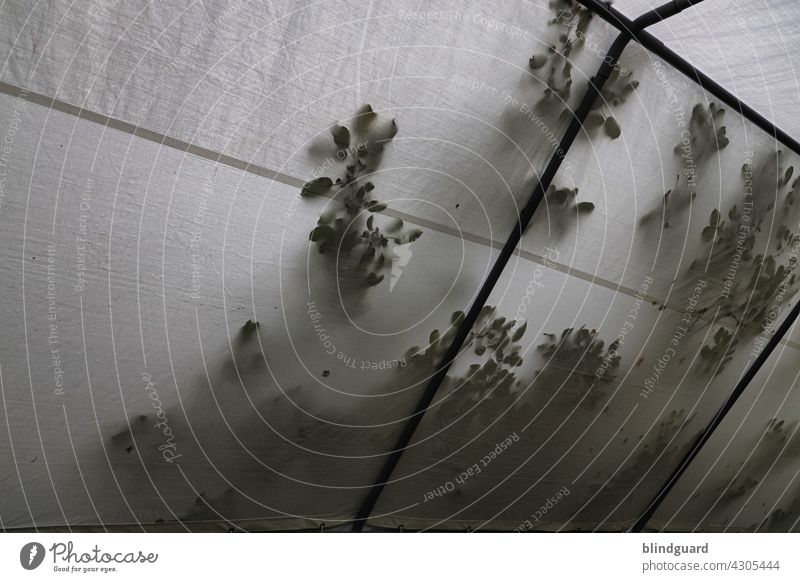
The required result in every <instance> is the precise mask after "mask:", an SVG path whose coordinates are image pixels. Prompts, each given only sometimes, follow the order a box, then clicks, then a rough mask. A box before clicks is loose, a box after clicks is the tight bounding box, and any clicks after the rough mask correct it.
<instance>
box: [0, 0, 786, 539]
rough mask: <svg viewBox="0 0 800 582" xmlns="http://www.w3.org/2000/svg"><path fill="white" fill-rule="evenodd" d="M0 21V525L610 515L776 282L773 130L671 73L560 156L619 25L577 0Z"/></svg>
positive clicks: (563, 525) (457, 525)
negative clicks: (450, 353)
mask: <svg viewBox="0 0 800 582" xmlns="http://www.w3.org/2000/svg"><path fill="white" fill-rule="evenodd" d="M624 4H625V3H624V2H620V7H621V8H623V9H624V6H623V5H624ZM711 4H712V2H709V5H711ZM692 9H695V8H692ZM697 9H699V7H698V8H697ZM785 9H786V10H789V8H785ZM633 14H636V11H634V12H633ZM0 16H1V17H0V23H1V24H0V27H1V28H2V30H3V34H2V35H1V36H0V43H2V47H3V49H2V50H3V53H4V54H5V55H6V59H5V61H4V67H3V69H2V73H1V74H0V89H2V93H3V94H2V96H0V111H2V112H3V113H2V116H3V119H4V120H5V125H4V137H5V138H6V141H5V142H4V143H5V144H7V148H6V150H4V158H3V168H4V170H5V172H4V174H3V178H4V180H3V182H2V186H3V189H2V191H1V192H2V198H0V200H1V201H2V205H0V221H2V232H3V236H4V237H5V244H4V245H3V246H2V251H0V252H2V257H3V262H2V265H3V281H4V291H5V296H6V301H4V303H3V317H2V321H3V329H4V334H3V340H2V342H3V343H2V346H3V348H2V356H1V358H2V359H0V376H1V377H2V397H3V398H2V400H3V405H4V414H3V416H2V417H0V418H2V421H1V422H2V423H3V424H5V430H2V431H0V435H3V436H0V459H2V461H0V471H1V473H0V474H1V475H2V482H3V492H4V495H3V497H2V501H0V519H1V520H2V523H1V524H0V525H2V527H3V528H5V529H18V528H42V527H83V528H98V529H102V528H104V527H107V528H109V529H111V528H128V529H139V528H142V529H158V528H167V529H184V528H185V529H190V530H202V529H216V528H225V529H228V528H242V529H248V530H260V529H271V530H276V529H280V530H297V529H308V528H319V527H320V526H323V525H324V526H325V527H337V526H340V527H347V526H349V525H350V523H351V522H352V521H353V520H354V519H355V518H356V517H357V516H359V515H360V514H362V513H363V512H364V510H365V508H367V510H368V515H367V516H366V517H367V518H368V520H367V524H368V525H369V526H370V527H397V526H402V527H407V528H410V529H446V530H455V529H466V528H471V529H492V530H494V529H498V530H528V529H543V530H556V529H569V530H572V529H602V530H620V529H625V528H627V527H629V526H630V525H631V524H632V523H633V522H634V521H635V520H636V519H637V518H638V517H639V515H640V514H641V513H642V511H643V510H644V509H645V507H646V506H647V504H648V502H649V501H650V500H651V499H652V497H653V496H654V495H655V493H656V492H657V491H658V490H659V489H660V488H661V487H662V485H663V484H664V482H665V480H666V479H667V477H668V476H669V474H670V473H671V471H672V470H673V469H674V468H675V465H676V463H677V462H678V460H679V459H680V456H681V455H682V454H683V452H685V451H686V450H687V449H688V447H689V445H690V443H691V441H692V439H693V438H694V437H695V435H697V434H698V432H699V431H700V430H702V429H703V427H704V426H705V425H706V424H707V423H708V422H709V420H710V418H711V416H712V415H713V413H714V411H715V410H716V409H717V408H718V407H719V405H720V404H721V403H722V402H723V401H724V400H725V398H726V397H727V396H728V394H729V393H730V392H731V389H732V387H733V386H734V385H735V384H736V382H737V380H738V379H739V378H740V377H741V376H742V374H743V373H744V371H745V370H746V369H747V368H748V367H749V366H750V365H751V364H752V361H753V356H752V354H753V353H754V350H758V349H761V347H763V344H764V343H765V341H766V338H768V337H769V334H767V333H766V332H763V333H762V330H761V329H759V327H761V328H763V326H764V323H765V322H768V323H770V324H773V323H775V322H780V321H782V319H783V317H785V312H786V311H788V307H786V306H788V304H789V302H790V300H792V299H793V297H794V292H795V286H794V282H793V280H792V281H791V284H788V283H787V281H788V280H789V279H791V277H792V273H791V269H790V268H789V267H790V265H792V264H793V263H792V260H793V258H794V257H795V238H794V237H795V234H794V230H796V229H795V228H794V226H793V225H796V224H797V218H796V217H795V216H794V213H793V210H794V209H795V208H796V206H792V205H791V202H793V194H792V192H793V191H794V190H793V189H794V184H795V181H794V180H795V178H792V174H791V171H790V170H789V168H790V167H793V166H795V165H796V160H797V154H795V153H793V152H792V151H790V148H787V147H786V145H785V144H781V143H779V142H778V141H776V139H775V137H774V136H770V135H769V134H768V133H766V132H765V131H764V130H763V129H762V128H760V127H757V126H756V125H754V124H753V123H752V122H751V121H748V120H747V119H745V117H744V116H743V115H741V114H740V113H739V112H737V111H736V110H732V109H731V108H730V107H729V106H727V105H724V104H722V103H720V101H719V100H718V99H716V98H715V97H714V96H713V95H711V94H709V93H707V92H706V91H704V90H703V89H702V88H701V87H700V86H699V85H697V84H696V83H695V82H694V81H693V80H691V79H688V78H686V77H684V76H683V75H681V74H680V73H678V72H677V71H675V70H674V69H673V68H672V67H671V65H670V64H669V63H667V62H665V61H663V60H662V59H660V58H659V57H657V56H655V55H653V54H651V53H649V52H648V51H646V50H645V49H643V48H642V47H640V46H638V45H636V44H635V42H634V43H632V44H631V45H629V46H628V48H627V49H626V50H625V51H624V53H623V54H622V56H621V58H620V60H619V64H618V66H616V67H615V68H614V69H613V70H612V73H611V77H610V79H609V80H608V81H607V82H606V84H605V86H604V88H603V90H602V92H601V95H600V98H599V99H598V100H597V101H596V102H595V104H594V106H593V107H592V110H591V112H590V113H589V116H588V117H587V118H586V120H585V122H584V123H583V129H582V131H581V132H580V134H579V135H578V136H577V138H576V140H575V142H574V144H569V145H570V146H571V147H569V148H568V150H567V151H564V150H562V149H561V141H562V138H563V136H564V135H565V132H566V131H567V127H568V125H569V124H570V122H571V120H572V119H573V114H574V112H575V111H576V109H577V108H578V106H579V104H580V102H581V99H582V96H583V95H584V93H585V92H586V91H587V88H588V87H589V85H590V80H591V79H592V78H593V77H594V76H595V74H596V72H597V70H598V67H600V65H601V63H602V62H603V61H604V59H606V60H607V58H608V51H609V47H611V45H612V41H613V40H614V38H615V36H616V34H617V31H616V30H615V29H614V27H613V26H611V25H610V24H608V23H607V22H605V21H604V20H602V19H601V18H599V17H598V16H596V15H594V16H592V13H591V12H590V11H589V10H588V9H586V8H582V7H581V5H579V4H578V3H573V2H568V1H564V2H547V1H544V0H542V1H537V2H509V3H504V4H502V5H500V6H497V7H494V8H493V10H492V11H491V12H487V11H486V9H485V7H484V6H483V5H482V4H480V3H475V2H467V3H465V2H452V3H447V4H444V5H442V4H437V6H436V7H435V9H433V8H422V9H420V7H419V6H418V5H416V4H414V3H404V2H401V3H397V2H377V3H370V4H367V5H364V4H363V3H361V4H359V3H351V2H328V3H308V4H300V5H298V4H297V3H260V2H235V1H231V2H220V3H214V4H213V5H208V4H203V3H198V2H189V1H187V2H179V3H169V4H163V3H162V4H152V3H145V2H141V3H127V4H123V3H107V2H100V3H89V4H85V5H81V6H76V5H73V4H70V3H68V2H51V3H49V4H47V5H46V6H45V5H39V4H34V5H28V4H23V3H6V4H5V5H3V7H2V8H0ZM679 17H680V15H678V16H676V17H675V18H676V19H677V18H679ZM668 22H669V21H666V22H664V23H662V24H660V25H659V26H662V27H663V26H666V25H667V24H668ZM765 26H766V25H765ZM678 30H683V29H682V28H680V29H678ZM654 31H655V32H657V29H656V28H655V27H654ZM665 41H666V39H665ZM748 79H750V81H751V82H753V81H752V79H753V78H751V77H748ZM720 82H722V80H720ZM723 84H724V83H723ZM732 89H733V88H732ZM770 118H772V116H770ZM774 119H775V121H776V122H779V121H780V116H777V115H776V116H774ZM723 126H724V129H722V128H723ZM564 154H565V157H564V159H563V162H562V163H561V165H560V168H559V169H558V172H557V173H556V174H555V177H554V179H553V180H552V184H550V185H549V188H548V189H547V191H546V193H545V196H544V200H543V202H542V204H541V205H540V207H539V208H538V210H537V212H536V214H535V216H534V219H533V221H532V222H531V224H530V225H528V227H527V229H526V232H525V233H524V235H523V236H522V240H521V242H520V244H519V246H518V247H517V249H516V252H515V254H514V256H513V257H512V259H511V261H510V262H509V264H508V265H507V266H506V267H505V269H503V271H502V273H501V274H500V278H499V280H498V282H497V284H496V285H494V287H493V289H492V290H491V293H490V295H489V297H488V300H487V301H486V306H485V307H484V308H483V310H482V312H481V315H480V317H479V318H478V321H477V322H476V323H475V324H474V325H473V326H472V328H471V330H470V333H469V334H468V335H467V337H466V341H465V342H464V344H463V346H462V349H461V353H460V354H459V356H458V358H457V359H456V361H455V362H454V364H453V366H452V367H451V368H450V370H449V372H448V375H447V377H446V378H445V380H444V382H443V383H442V385H441V386H435V387H437V388H438V389H437V390H436V393H435V396H434V400H433V403H432V405H431V407H430V408H428V409H426V410H425V411H423V412H424V413H423V414H417V415H414V414H413V413H414V411H415V408H416V407H417V405H418V403H419V402H420V399H421V398H423V394H425V393H426V390H427V391H429V390H430V389H431V386H433V384H432V382H433V383H434V384H435V382H436V371H437V369H438V368H439V367H440V366H441V365H442V359H443V357H444V355H445V353H446V351H447V349H448V347H450V345H451V343H452V341H453V339H454V338H455V337H456V336H457V335H458V332H459V330H460V329H463V330H466V328H464V325H465V323H464V322H465V321H466V315H465V314H467V313H468V312H469V310H470V307H471V306H474V305H475V304H476V303H475V302H476V301H481V295H480V290H481V288H482V284H483V282H485V281H486V280H487V279H488V280H491V275H490V272H491V271H492V268H493V266H494V265H495V264H496V261H497V259H498V256H499V249H500V247H501V246H502V245H503V244H504V243H505V241H506V240H507V239H508V238H509V236H510V235H511V234H512V233H513V232H514V229H515V228H516V227H515V224H516V222H517V220H518V218H519V216H520V212H521V209H522V208H523V207H524V206H525V205H526V204H527V202H528V200H529V198H530V196H531V192H532V191H534V188H535V186H536V185H537V183H540V181H541V180H542V179H543V176H544V177H545V179H548V178H546V176H547V172H546V170H545V169H546V168H547V167H548V165H551V166H552V164H553V160H554V159H558V160H560V158H561V156H562V155H564ZM548 180H549V179H548ZM748 185H749V186H748ZM748 188H749V189H750V190H752V191H753V192H755V194H753V193H750V194H748ZM743 224H748V225H752V232H750V231H748V232H749V234H748V235H747V236H740V233H741V232H743V229H742V228H741V226H742V225H743ZM756 226H758V227H759V228H758V229H757V228H756ZM765 257H766V258H765ZM734 260H735V262H736V265H737V266H736V268H735V269H732V268H731V265H732V263H733V262H734ZM781 269H783V270H781ZM731 271H733V274H732V275H731ZM784 283H787V284H786V285H784ZM784 299H785V304H784V303H783V302H784ZM776 302H780V303H781V304H782V305H781V309H780V310H778V311H774V310H772V307H773V304H775V303H776ZM478 307H480V305H479V306H478ZM767 327H769V326H767ZM798 347H799V346H798V344H797V343H796V341H794V340H793V339H791V338H790V339H787V340H786V341H784V342H783V343H782V344H781V347H780V349H779V350H778V351H777V352H776V353H774V354H773V356H772V359H771V360H770V361H771V362H773V364H771V365H770V366H767V367H765V369H763V370H762V372H761V373H760V375H759V376H758V377H757V378H756V380H755V381H754V382H753V386H752V388H754V389H756V390H761V386H764V389H763V390H764V391H767V392H769V394H770V395H771V396H770V398H771V399H770V400H769V402H770V404H764V411H763V412H764V415H769V414H772V413H768V412H766V410H767V407H768V406H772V405H773V402H772V401H773V400H780V397H781V394H782V392H781V391H783V392H785V391H786V390H787V386H788V384H785V383H784V384H781V382H782V381H778V380H775V379H774V378H772V376H770V377H769V378H767V376H768V375H769V374H770V372H769V370H771V369H772V368H775V369H776V370H777V369H780V370H782V375H781V376H780V377H781V378H784V377H785V378H788V377H789V376H790V375H791V374H792V373H793V371H792V370H793V366H792V358H795V356H796V354H794V350H796V349H798ZM795 359H796V358H795ZM748 397H750V393H749V392H748ZM748 402H749V401H748ZM745 405H748V404H746V403H745V402H744V401H743V402H742V403H740V405H739V406H745ZM759 406H761V405H760V404H759ZM759 412H761V408H759ZM762 416H763V415H762ZM412 418H415V419H418V420H421V424H420V426H419V428H417V430H415V431H410V432H411V433H412V434H411V435H410V436H411V440H410V443H409V444H408V447H407V448H404V450H396V449H395V447H396V446H397V443H398V442H402V441H403V438H404V435H406V433H408V432H409V430H408V427H409V426H412V425H411V424H409V422H410V420H411V419H412ZM732 418H733V417H732ZM765 418H766V417H765ZM770 418H771V416H770ZM768 420H769V419H767V420H764V422H768ZM730 422H734V421H733V420H732V419H731V420H726V424H725V425H724V426H723V427H722V428H721V429H720V430H721V431H723V429H724V432H721V433H720V434H728V433H730V432H731V431H733V432H736V429H735V427H734V428H729V425H728V423H730ZM759 422H761V421H759ZM791 422H793V420H792V419H791V418H790V417H787V418H786V423H787V426H788V424H790V423H791ZM762 424H763V423H762ZM781 426H783V425H781ZM753 430H754V431H755V429H753ZM737 434H739V433H737ZM720 438H721V437H720ZM740 438H744V437H740ZM747 438H753V437H750V436H748V437H747ZM715 439H716V437H715ZM722 448H724V444H718V443H717V442H716V440H715V441H713V442H712V443H710V444H709V449H708V450H704V452H703V454H704V455H707V454H713V453H712V452H709V451H716V450H717V449H720V450H721V449H722ZM401 452H402V455H399V453H401ZM740 452H741V451H736V454H737V455H738V454H739V453H740ZM727 454H731V453H727ZM393 458H394V459H398V458H399V463H398V464H397V467H396V468H394V470H393V471H391V474H390V475H389V477H388V479H387V481H386V486H385V487H384V488H383V489H382V490H376V489H375V486H376V484H377V485H380V484H382V483H381V481H380V476H381V475H382V474H383V472H384V471H385V469H386V467H387V466H389V465H387V463H390V461H391V459H393ZM737 458H738V457H737ZM700 462H701V458H698V460H697V463H700ZM735 462H736V461H733V463H734V464H735ZM789 470H790V469H789V468H787V469H786V471H789ZM697 471H700V469H697ZM698 475H701V474H700V473H696V472H695V471H694V470H693V471H692V472H691V473H689V474H687V476H686V479H684V480H683V481H682V482H681V486H680V487H679V488H676V489H675V490H673V492H672V494H671V496H670V498H669V500H668V502H667V503H665V504H664V505H663V506H662V508H661V510H660V512H659V513H658V514H657V516H656V519H655V521H654V524H655V525H653V527H664V528H668V529H684V528H686V527H690V526H691V527H695V525H697V524H703V523H705V521H703V520H700V519H697V520H696V521H697V524H695V523H693V522H692V519H693V517H692V516H696V515H697V514H696V513H695V510H694V509H688V508H689V507H690V506H689V505H687V506H686V508H684V507H678V505H680V504H681V503H683V501H684V500H685V498H686V497H687V495H686V494H684V493H683V492H684V491H687V490H688V489H686V488H687V487H688V488H689V489H691V488H692V486H691V485H689V484H688V482H689V479H697V478H698ZM770 475H772V473H770ZM717 478H718V479H723V478H724V477H723V474H722V473H720V474H719V475H718V476H717ZM768 478H769V475H766V476H765V477H764V479H768ZM738 483H739V482H738V481H737V484H738ZM714 484H715V485H716V484H717V481H714ZM704 486H705V485H704ZM737 486H738V485H737ZM779 488H780V487H779V485H778V484H777V481H776V482H775V484H774V486H773V485H771V486H770V487H764V488H763V492H762V493H760V495H761V497H763V499H761V500H760V501H763V502H764V503H766V504H767V505H770V503H775V502H778V497H777V495H778V494H777V493H775V491H777V489H779ZM370 493H372V494H376V493H377V495H376V497H375V504H374V506H370V505H369V503H367V502H366V500H367V499H368V496H369V495H370ZM681 495H683V496H684V497H683V498H681V500H679V501H675V499H677V497H676V496H681ZM704 495H705V496H701V497H699V498H698V499H699V500H695V501H694V502H693V503H696V504H697V503H702V502H706V501H707V499H708V496H709V495H713V493H706V494H704ZM691 507H693V506H691ZM776 507H778V506H776ZM780 507H781V508H782V510H783V511H785V512H787V513H788V514H791V512H792V506H791V505H790V504H789V505H780ZM668 511H671V512H672V513H675V514H676V517H674V518H671V517H663V516H662V513H664V512H668ZM681 511H690V512H691V513H690V517H689V518H686V517H684V516H683V515H682V514H681V513H680V512H681ZM709 511H710V513H709V516H710V517H714V516H716V514H714V513H713V511H711V510H709ZM743 514H744V513H743ZM720 515H721V514H720ZM747 515H748V519H751V517H750V515H749V514H747ZM710 517H709V518H710ZM726 517H729V516H726ZM704 519H705V518H704ZM737 519H739V518H738V517H737ZM741 519H744V518H741ZM752 519H756V518H752ZM752 519H751V521H752ZM771 523H773V524H776V523H778V521H773V522H771ZM780 523H787V522H786V521H785V520H784V521H781V522H780ZM687 524H688V525H687ZM711 525H712V526H714V527H716V526H717V525H719V524H717V522H713V523H712V524H711ZM723 525H724V524H723ZM771 527H772V528H773V529H780V528H781V527H782V526H780V525H773V526H771Z"/></svg>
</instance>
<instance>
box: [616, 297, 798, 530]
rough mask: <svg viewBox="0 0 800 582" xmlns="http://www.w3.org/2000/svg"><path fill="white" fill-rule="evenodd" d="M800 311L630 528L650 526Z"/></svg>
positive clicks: (792, 315) (793, 312) (795, 309)
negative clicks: (654, 515)
mask: <svg viewBox="0 0 800 582" xmlns="http://www.w3.org/2000/svg"><path fill="white" fill-rule="evenodd" d="M798 314H800V301H798V302H797V303H796V304H795V306H794V307H793V308H792V310H791V311H790V312H789V314H788V315H787V316H786V318H785V319H784V320H783V323H781V325H780V326H779V327H778V329H777V330H775V333H774V334H772V336H771V337H770V338H769V341H768V342H767V345H766V346H764V350H763V351H762V352H761V353H760V354H758V357H757V358H756V360H755V361H754V362H753V363H752V365H751V366H750V367H749V368H748V369H747V371H746V372H745V373H744V376H742V378H741V379H740V380H739V382H737V383H736V387H735V388H734V389H733V392H731V394H730V396H728V398H727V399H726V400H725V402H723V403H722V406H721V407H720V408H719V410H718V411H717V413H716V414H715V415H714V417H713V418H712V419H711V422H709V423H708V425H707V426H706V427H705V428H704V429H703V430H702V431H701V432H700V434H699V435H698V436H697V438H696V439H695V441H694V443H693V444H692V447H691V448H690V449H689V450H688V451H687V452H686V454H685V455H684V456H683V458H682V459H681V462H680V463H679V464H678V466H677V467H676V468H675V470H674V471H673V472H672V474H671V475H670V476H669V479H667V482H666V483H664V485H663V486H662V487H661V489H659V490H658V493H656V495H655V496H654V497H653V500H652V501H651V502H650V503H649V504H648V506H647V507H646V508H645V510H644V513H642V515H641V516H640V517H639V519H638V520H636V523H635V524H633V526H631V528H630V529H629V530H628V531H630V532H635V533H638V532H641V531H643V530H644V528H645V526H647V522H648V521H650V518H651V517H653V514H654V513H655V512H656V510H657V509H658V506H659V505H661V502H662V501H664V499H666V497H667V495H669V492H670V491H671V490H672V488H673V487H674V486H675V484H676V483H677V482H678V479H680V478H681V475H683V474H684V472H685V471H686V469H687V468H688V467H689V464H690V463H691V462H692V461H693V460H694V458H695V457H696V456H697V455H698V453H699V452H700V449H702V448H703V445H705V444H706V442H707V441H708V439H710V438H711V433H713V432H714V431H715V430H716V429H717V427H718V426H719V425H720V424H721V423H722V420H723V419H724V418H725V415H726V414H728V412H730V410H731V408H733V405H734V404H735V403H736V400H738V398H739V397H740V396H741V395H742V393H743V392H744V391H745V388H747V385H748V384H750V382H751V381H752V379H753V378H755V376H756V374H757V373H758V371H759V370H760V369H761V367H762V366H763V365H764V364H765V363H766V361H767V359H768V358H769V356H770V354H771V353H772V352H773V350H775V348H776V347H777V346H778V344H779V343H780V341H781V338H783V336H784V335H785V334H786V332H787V331H789V328H790V327H792V324H793V323H794V321H795V320H796V319H797V316H798Z"/></svg>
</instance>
